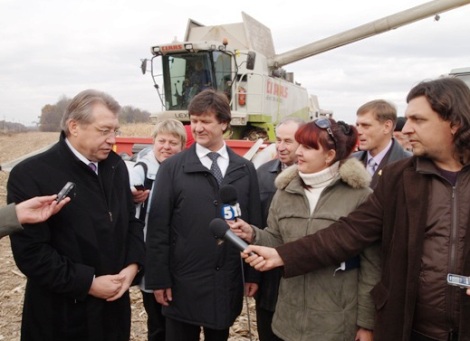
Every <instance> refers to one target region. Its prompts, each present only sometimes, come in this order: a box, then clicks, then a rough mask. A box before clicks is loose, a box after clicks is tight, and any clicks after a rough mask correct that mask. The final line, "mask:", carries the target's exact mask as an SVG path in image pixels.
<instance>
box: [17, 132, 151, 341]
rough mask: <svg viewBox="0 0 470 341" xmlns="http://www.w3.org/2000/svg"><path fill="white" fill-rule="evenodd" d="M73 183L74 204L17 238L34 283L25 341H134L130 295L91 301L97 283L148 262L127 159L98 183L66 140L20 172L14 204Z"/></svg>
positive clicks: (116, 160)
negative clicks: (98, 277)
mask: <svg viewBox="0 0 470 341" xmlns="http://www.w3.org/2000/svg"><path fill="white" fill-rule="evenodd" d="M67 181H72V182H74V183H75V184H76V186H75V189H74V190H73V191H72V192H71V193H70V194H69V196H70V197H71V198H72V201H71V202H70V203H69V204H67V205H66V206H65V207H64V208H63V209H62V210H61V211H60V212H59V213H58V214H56V215H54V216H52V217H51V218H50V219H49V220H48V221H46V222H45V223H42V224H39V225H40V226H33V227H31V226H27V225H26V226H25V229H24V231H23V232H20V233H17V234H15V235H14V236H12V237H11V245H12V250H13V255H14V258H15V261H16V264H17V266H18V268H19V269H20V270H21V271H22V272H23V273H24V274H25V275H26V276H27V278H28V280H27V285H26V292H25V302H24V311H23V321H22V331H21V334H22V335H21V336H22V340H28V341H30V340H48V341H49V340H50V341H55V340H57V341H59V340H60V341H63V340H123V341H124V340H129V333H130V302H129V295H128V293H126V294H124V295H123V297H121V298H120V299H118V300H117V301H115V302H106V301H105V300H102V299H97V298H94V297H92V296H90V295H88V291H89V289H90V286H91V283H92V281H93V276H101V275H109V274H117V273H119V272H120V271H121V270H122V269H123V268H124V267H126V266H127V265H129V264H131V263H138V264H143V262H144V257H145V255H144V252H145V246H144V242H143V224H142V222H141V221H139V220H137V219H136V218H135V208H134V204H133V202H132V196H131V193H130V189H129V178H128V172H127V168H126V166H125V163H124V162H123V161H122V159H121V158H120V157H119V156H118V155H117V154H115V153H113V152H112V153H111V154H110V155H109V157H108V158H107V159H106V160H104V161H101V162H100V163H99V176H97V175H96V174H95V173H94V172H93V171H92V170H91V169H89V168H88V166H87V165H85V164H84V163H83V162H82V161H80V160H79V159H77V158H76V157H75V155H74V154H73V153H72V151H71V150H70V148H69V147H68V146H67V145H66V143H65V140H64V135H62V136H61V139H60V141H59V142H58V143H57V144H56V145H54V146H53V147H52V148H51V149H49V150H48V151H46V152H44V153H42V154H38V155H36V156H33V157H31V158H29V159H26V160H25V161H23V162H21V163H20V164H18V165H17V166H16V167H14V168H13V169H12V171H11V173H10V177H9V181H8V201H9V202H20V201H22V200H24V199H27V198H31V197H33V196H36V195H46V194H47V195H49V194H52V193H57V192H59V190H60V189H61V188H62V186H64V185H65V183H66V182H67Z"/></svg>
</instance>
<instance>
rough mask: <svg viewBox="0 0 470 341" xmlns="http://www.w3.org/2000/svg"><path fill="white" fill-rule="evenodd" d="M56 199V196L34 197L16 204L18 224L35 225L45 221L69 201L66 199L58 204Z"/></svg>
mask: <svg viewBox="0 0 470 341" xmlns="http://www.w3.org/2000/svg"><path fill="white" fill-rule="evenodd" d="M56 197H57V195H56V194H54V195H47V196H40V197H34V198H31V199H28V200H25V201H23V202H21V203H19V204H17V205H16V207H15V209H16V215H17V216H18V221H19V222H20V224H36V223H41V222H43V221H46V220H47V219H49V218H50V217H51V216H52V215H54V214H56V213H57V212H59V211H60V210H61V209H62V207H64V206H65V205H66V204H67V203H68V202H69V201H70V198H69V197H66V198H64V199H63V200H61V201H60V202H59V203H58V202H57V201H56V200H55V198H56Z"/></svg>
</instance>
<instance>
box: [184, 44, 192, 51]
mask: <svg viewBox="0 0 470 341" xmlns="http://www.w3.org/2000/svg"><path fill="white" fill-rule="evenodd" d="M184 48H185V49H186V50H187V51H192V50H193V44H192V43H187V44H184Z"/></svg>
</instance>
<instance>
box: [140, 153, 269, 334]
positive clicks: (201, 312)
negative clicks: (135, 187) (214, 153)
mask: <svg viewBox="0 0 470 341" xmlns="http://www.w3.org/2000/svg"><path fill="white" fill-rule="evenodd" d="M195 148H196V145H195V144H194V145H193V146H191V147H190V149H187V150H185V151H183V152H181V153H179V154H176V155H174V156H172V157H171V158H169V159H167V160H165V161H164V162H162V164H161V166H160V170H159V172H158V174H157V179H156V185H155V188H154V191H153V197H152V205H151V207H150V214H149V220H148V227H147V262H146V274H145V280H146V288H147V289H151V290H156V289H165V288H171V289H172V294H173V301H172V302H171V303H170V306H169V307H163V314H164V315H165V316H167V317H170V318H173V319H175V320H178V321H182V322H185V323H190V324H194V325H200V326H205V327H208V328H212V329H226V328H228V327H230V326H231V325H232V323H233V322H234V320H235V318H236V317H237V316H238V315H239V314H240V312H241V308H242V297H243V284H242V271H241V268H242V261H241V258H240V252H239V251H238V250H237V249H236V248H235V247H233V246H232V245H231V244H229V243H227V242H224V243H223V244H221V245H218V243H217V241H216V240H215V239H214V236H213V235H212V234H211V233H210V231H209V223H210V222H211V220H212V219H214V218H222V213H221V202H220V199H219V186H218V184H217V181H216V179H215V178H214V177H213V176H212V174H211V173H210V172H209V170H208V169H207V168H206V167H204V166H203V165H202V163H201V162H200V160H199V158H198V157H197V155H196V151H195ZM227 150H228V155H229V160H230V161H229V166H228V169H227V172H226V175H225V177H224V179H223V182H222V186H223V185H228V184H230V185H233V186H234V187H235V188H236V189H237V193H238V203H239V204H240V208H241V212H242V216H241V218H242V219H243V220H245V221H247V222H250V223H253V224H257V223H260V222H261V215H260V203H259V190H258V181H257V177H256V170H255V168H254V166H253V164H252V163H251V162H250V161H247V160H245V159H243V158H242V157H240V156H238V155H237V154H235V153H234V152H233V151H232V150H231V149H230V148H227ZM249 281H252V280H251V279H249V278H246V282H249Z"/></svg>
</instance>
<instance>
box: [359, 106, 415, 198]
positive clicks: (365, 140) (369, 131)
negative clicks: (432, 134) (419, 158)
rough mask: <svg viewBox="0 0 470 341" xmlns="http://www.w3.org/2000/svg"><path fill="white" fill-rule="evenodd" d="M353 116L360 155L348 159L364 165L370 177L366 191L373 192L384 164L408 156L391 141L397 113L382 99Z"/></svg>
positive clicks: (360, 108) (361, 108)
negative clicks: (355, 116) (353, 159)
mask: <svg viewBox="0 0 470 341" xmlns="http://www.w3.org/2000/svg"><path fill="white" fill-rule="evenodd" d="M356 115H357V119H356V126H357V131H358V133H359V150H360V151H359V152H356V153H354V154H353V155H352V157H355V158H357V159H359V160H360V161H361V162H363V163H364V166H365V167H366V168H367V170H368V171H369V173H370V174H371V175H372V181H371V183H370V187H371V188H372V189H374V188H375V186H376V185H377V181H378V178H379V177H380V175H381V174H382V169H383V168H384V167H385V166H386V165H387V164H389V163H392V162H394V161H398V160H401V159H403V158H406V157H410V156H411V155H412V154H411V153H410V152H408V151H406V150H404V149H403V147H402V146H401V145H400V144H399V143H398V142H397V141H396V140H395V139H394V138H393V130H394V128H395V125H396V123H397V110H396V108H395V106H394V105H393V104H391V103H389V102H387V101H385V100H382V99H377V100H373V101H370V102H367V103H365V104H363V105H362V106H361V107H359V109H357V113H356Z"/></svg>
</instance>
